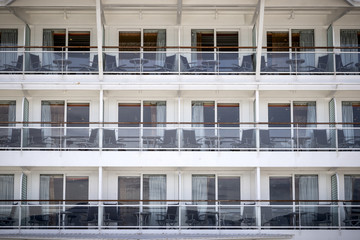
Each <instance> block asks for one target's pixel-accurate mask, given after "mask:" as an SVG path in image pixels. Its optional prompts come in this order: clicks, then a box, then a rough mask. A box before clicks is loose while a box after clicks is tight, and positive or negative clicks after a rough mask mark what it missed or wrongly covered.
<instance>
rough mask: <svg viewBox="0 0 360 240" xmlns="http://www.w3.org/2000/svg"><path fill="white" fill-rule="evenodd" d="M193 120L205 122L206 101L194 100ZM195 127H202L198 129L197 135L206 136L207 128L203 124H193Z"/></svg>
mask: <svg viewBox="0 0 360 240" xmlns="http://www.w3.org/2000/svg"><path fill="white" fill-rule="evenodd" d="M191 121H192V122H204V102H193V103H192V109H191ZM193 127H200V128H199V129H196V130H195V132H196V136H197V137H204V135H205V129H204V125H203V124H193Z"/></svg>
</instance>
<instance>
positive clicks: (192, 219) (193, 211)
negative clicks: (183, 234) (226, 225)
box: [185, 207, 206, 226]
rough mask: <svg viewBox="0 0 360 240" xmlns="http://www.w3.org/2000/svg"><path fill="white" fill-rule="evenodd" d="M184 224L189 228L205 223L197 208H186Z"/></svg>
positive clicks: (204, 218)
mask: <svg viewBox="0 0 360 240" xmlns="http://www.w3.org/2000/svg"><path fill="white" fill-rule="evenodd" d="M185 217H186V220H185V223H186V224H187V225H189V226H198V225H202V224H203V223H204V222H205V221H206V216H205V214H199V211H198V209H197V207H186V216H185Z"/></svg>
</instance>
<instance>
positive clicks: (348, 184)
mask: <svg viewBox="0 0 360 240" xmlns="http://www.w3.org/2000/svg"><path fill="white" fill-rule="evenodd" d="M344 180H345V189H344V191H345V200H352V199H353V196H352V194H353V191H352V189H353V186H352V185H353V184H352V180H353V177H352V176H346V175H345V176H344Z"/></svg>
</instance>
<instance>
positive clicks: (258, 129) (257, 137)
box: [255, 90, 260, 151]
mask: <svg viewBox="0 0 360 240" xmlns="http://www.w3.org/2000/svg"><path fill="white" fill-rule="evenodd" d="M259 108H260V100H259V90H256V91H255V123H256V125H255V126H256V131H255V133H256V138H255V139H256V149H257V151H259V149H260V125H259V122H260V116H259V115H260V110H259Z"/></svg>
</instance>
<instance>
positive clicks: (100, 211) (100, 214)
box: [98, 166, 103, 230]
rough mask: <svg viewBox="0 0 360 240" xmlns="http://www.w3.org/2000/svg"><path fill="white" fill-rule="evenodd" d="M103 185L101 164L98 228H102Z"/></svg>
mask: <svg viewBox="0 0 360 240" xmlns="http://www.w3.org/2000/svg"><path fill="white" fill-rule="evenodd" d="M102 186H103V168H102V167H101V166H100V167H99V192H98V200H99V202H98V206H99V208H98V229H99V230H100V228H101V224H102V217H103V208H102V206H103V202H102V201H101V200H102V192H103V190H102Z"/></svg>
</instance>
